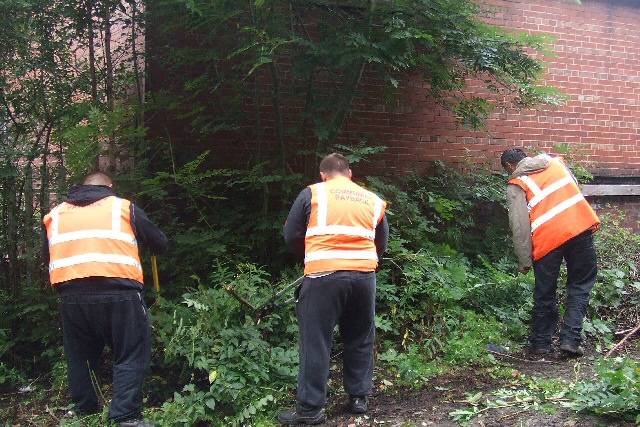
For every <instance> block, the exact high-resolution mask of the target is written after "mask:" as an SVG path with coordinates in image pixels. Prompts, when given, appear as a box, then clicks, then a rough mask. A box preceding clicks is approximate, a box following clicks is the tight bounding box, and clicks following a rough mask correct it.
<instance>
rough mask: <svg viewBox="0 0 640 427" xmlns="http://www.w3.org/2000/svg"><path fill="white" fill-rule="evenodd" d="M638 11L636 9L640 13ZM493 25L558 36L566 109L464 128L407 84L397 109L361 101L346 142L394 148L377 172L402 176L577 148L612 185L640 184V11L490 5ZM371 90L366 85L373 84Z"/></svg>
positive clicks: (553, 62)
mask: <svg viewBox="0 0 640 427" xmlns="http://www.w3.org/2000/svg"><path fill="white" fill-rule="evenodd" d="M634 4H635V5H634ZM482 5H483V10H484V19H486V20H487V21H488V22H490V23H492V24H496V25H499V26H503V27H507V28H513V29H516V30H521V31H526V32H529V33H532V34H540V33H544V34H550V35H552V36H553V37H554V38H555V41H554V43H553V51H554V52H555V57H550V58H545V60H546V62H547V64H548V69H547V75H546V81H547V82H548V84H550V85H554V86H557V87H559V88H560V89H561V90H562V91H563V92H564V93H566V94H567V95H568V97H569V99H568V102H567V104H566V105H565V106H562V107H553V108H542V109H539V110H525V111H520V112H517V111H509V110H507V111H497V112H496V113H495V114H494V115H493V116H492V118H491V120H490V121H489V123H488V126H487V129H486V130H484V131H475V132H474V131H470V130H466V129H462V128H460V127H459V126H458V125H457V124H456V123H455V120H454V118H453V116H452V115H451V113H449V112H447V111H444V110H442V109H440V108H437V107H434V105H433V104H432V102H430V101H429V100H428V99H427V98H426V97H425V95H424V94H423V92H422V91H421V87H420V84H419V83H418V84H413V83H411V82H409V83H408V84H405V85H404V90H405V93H406V95H405V96H404V97H403V98H404V99H403V100H402V103H401V104H400V105H398V106H396V107H394V108H390V107H389V106H387V105H384V104H382V103H381V102H379V101H377V100H376V98H375V96H377V95H379V93H377V91H376V90H375V89H376V88H375V87H372V88H366V87H365V89H366V90H369V89H370V90H371V96H365V97H364V98H362V99H359V100H358V101H357V102H356V104H355V105H354V113H353V115H352V117H351V119H350V120H349V121H348V125H347V127H346V130H345V133H344V138H343V139H344V141H345V142H347V141H350V142H353V141H357V140H358V139H360V138H363V137H364V138H366V139H368V140H375V141H376V142H378V143H381V144H383V145H386V146H388V147H389V149H388V150H387V152H386V153H385V154H384V155H381V156H379V158H378V162H377V164H378V165H379V166H381V167H385V168H387V169H397V170H399V171H407V170H416V169H417V170H420V169H423V168H424V167H425V166H426V165H427V164H428V163H429V162H430V161H432V160H447V161H453V162H459V163H460V162H466V161H468V160H470V159H471V160H478V159H486V161H488V162H489V163H490V164H491V165H492V166H493V167H496V168H497V167H498V162H497V161H496V160H495V159H496V155H497V154H499V153H500V152H501V151H502V150H504V149H505V148H507V147H511V146H516V147H524V148H525V149H529V150H531V151H534V150H545V151H552V152H553V151H555V150H554V147H556V146H557V144H568V146H569V147H570V153H571V155H572V157H574V158H575V159H576V160H579V161H581V162H584V163H583V164H585V165H586V166H587V167H588V168H589V169H590V170H591V171H592V172H594V173H595V174H597V175H603V176H634V175H638V176H640V144H639V143H638V137H639V136H640V2H633V1H616V0H583V1H582V5H577V4H575V3H572V2H570V1H566V0H532V1H529V0H482ZM366 84H367V82H365V85H366Z"/></svg>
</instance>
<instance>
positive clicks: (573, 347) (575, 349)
mask: <svg viewBox="0 0 640 427" xmlns="http://www.w3.org/2000/svg"><path fill="white" fill-rule="evenodd" d="M560 350H562V351H563V352H564V353H565V354H567V355H568V356H570V357H581V356H584V349H583V348H582V347H581V346H579V345H578V344H571V343H568V342H564V343H562V344H560Z"/></svg>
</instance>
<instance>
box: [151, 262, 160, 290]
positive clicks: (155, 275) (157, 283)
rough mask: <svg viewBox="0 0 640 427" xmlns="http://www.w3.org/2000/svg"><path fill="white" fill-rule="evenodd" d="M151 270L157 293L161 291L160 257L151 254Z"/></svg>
mask: <svg viewBox="0 0 640 427" xmlns="http://www.w3.org/2000/svg"><path fill="white" fill-rule="evenodd" d="M151 272H152V273H153V289H155V290H156V293H157V294H159V293H160V279H158V258H157V257H156V256H155V255H151Z"/></svg>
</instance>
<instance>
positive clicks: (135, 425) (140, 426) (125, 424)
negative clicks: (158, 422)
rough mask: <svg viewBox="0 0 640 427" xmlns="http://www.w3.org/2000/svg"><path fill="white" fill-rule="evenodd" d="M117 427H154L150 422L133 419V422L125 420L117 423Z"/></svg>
mask: <svg viewBox="0 0 640 427" xmlns="http://www.w3.org/2000/svg"><path fill="white" fill-rule="evenodd" d="M118 427H155V424H154V423H152V422H151V421H147V420H142V419H135V420H127V421H120V422H119V423H118Z"/></svg>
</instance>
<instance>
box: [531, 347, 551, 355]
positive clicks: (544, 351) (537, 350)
mask: <svg viewBox="0 0 640 427" xmlns="http://www.w3.org/2000/svg"><path fill="white" fill-rule="evenodd" d="M529 353H531V354H533V355H534V356H546V355H548V354H551V347H537V346H531V347H530V348H529Z"/></svg>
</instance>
